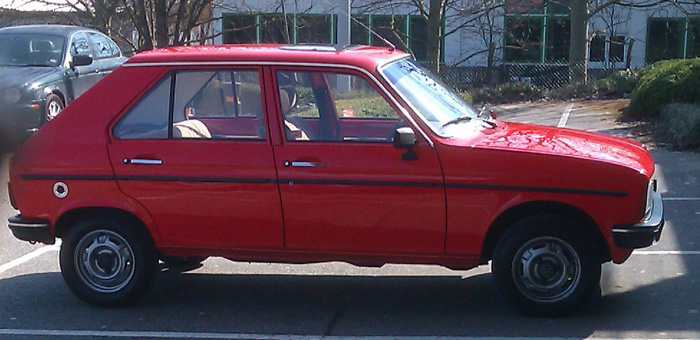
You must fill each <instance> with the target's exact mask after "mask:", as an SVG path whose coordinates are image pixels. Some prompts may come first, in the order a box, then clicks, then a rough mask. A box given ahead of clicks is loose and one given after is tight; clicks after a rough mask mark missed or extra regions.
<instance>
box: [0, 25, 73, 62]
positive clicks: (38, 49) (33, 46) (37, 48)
mask: <svg viewBox="0 0 700 340" xmlns="http://www.w3.org/2000/svg"><path fill="white" fill-rule="evenodd" d="M64 41H65V40H64V38H63V37H61V36H57V35H49V34H26V33H4V34H0V65H2V66H50V67H54V66H58V65H59V64H60V63H61V60H63V58H61V56H62V52H63V43H64Z"/></svg>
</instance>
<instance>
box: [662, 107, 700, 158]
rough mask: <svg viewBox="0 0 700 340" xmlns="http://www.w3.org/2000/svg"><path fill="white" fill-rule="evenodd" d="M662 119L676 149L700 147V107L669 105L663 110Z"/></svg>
mask: <svg viewBox="0 0 700 340" xmlns="http://www.w3.org/2000/svg"><path fill="white" fill-rule="evenodd" d="M661 119H662V121H663V124H664V126H665V127H666V130H667V131H666V132H667V135H668V138H669V139H670V140H671V142H672V144H673V146H674V147H676V148H679V149H689V148H698V147H700V105H696V104H678V103H674V104H669V105H666V106H665V107H664V108H663V109H662V110H661Z"/></svg>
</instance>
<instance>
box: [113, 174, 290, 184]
mask: <svg viewBox="0 0 700 340" xmlns="http://www.w3.org/2000/svg"><path fill="white" fill-rule="evenodd" d="M116 179H117V180H119V181H157V182H198V183H260V184H266V183H276V182H277V181H276V180H275V179H268V178H226V177H170V176H117V177H116Z"/></svg>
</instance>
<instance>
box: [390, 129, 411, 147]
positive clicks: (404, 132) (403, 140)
mask: <svg viewBox="0 0 700 340" xmlns="http://www.w3.org/2000/svg"><path fill="white" fill-rule="evenodd" d="M414 144H416V134H415V133H414V132H413V129H411V128H410V127H400V128H397V129H396V130H395V131H394V147H395V148H397V149H410V148H412V147H413V145H414Z"/></svg>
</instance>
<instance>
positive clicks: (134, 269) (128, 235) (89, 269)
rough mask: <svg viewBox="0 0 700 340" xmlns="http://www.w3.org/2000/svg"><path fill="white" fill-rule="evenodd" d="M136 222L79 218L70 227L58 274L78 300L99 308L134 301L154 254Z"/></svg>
mask: <svg viewBox="0 0 700 340" xmlns="http://www.w3.org/2000/svg"><path fill="white" fill-rule="evenodd" d="M140 227H141V226H140V225H139V224H138V223H136V222H135V221H133V220H132V219H129V218H125V217H122V216H99V217H91V218H84V219H81V220H79V221H78V222H76V223H75V224H74V225H73V226H71V227H70V232H69V233H68V234H67V235H66V236H65V237H64V240H63V244H62V245H61V251H60V264H61V273H62V274H63V278H64V280H65V281H66V283H67V284H68V287H70V289H71V290H72V291H73V293H75V294H76V295H77V296H78V297H79V298H81V299H82V300H84V301H86V302H89V303H92V304H96V305H103V306H117V305H126V304H130V303H132V302H134V301H135V300H136V298H138V297H139V296H140V295H141V294H143V293H144V292H145V291H146V290H147V288H148V286H149V285H150V283H151V281H152V279H153V277H154V274H155V272H156V268H157V257H156V256H155V251H154V247H153V244H152V242H151V240H150V238H149V237H147V236H144V235H143V234H144V233H143V232H140V229H139V228H140Z"/></svg>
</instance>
